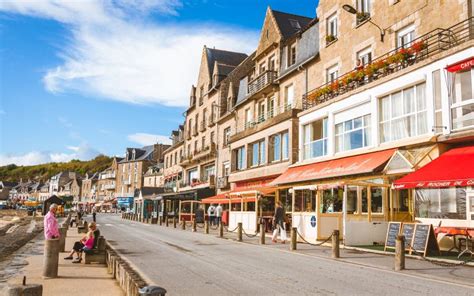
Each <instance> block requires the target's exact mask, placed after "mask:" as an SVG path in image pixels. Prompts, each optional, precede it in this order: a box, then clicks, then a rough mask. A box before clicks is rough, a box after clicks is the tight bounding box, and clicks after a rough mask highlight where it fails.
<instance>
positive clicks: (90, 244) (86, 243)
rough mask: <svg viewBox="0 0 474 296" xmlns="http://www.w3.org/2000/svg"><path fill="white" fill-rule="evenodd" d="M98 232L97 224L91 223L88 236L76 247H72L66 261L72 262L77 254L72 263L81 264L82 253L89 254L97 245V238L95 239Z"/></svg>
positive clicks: (76, 244) (76, 243) (77, 243)
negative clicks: (95, 232)
mask: <svg viewBox="0 0 474 296" xmlns="http://www.w3.org/2000/svg"><path fill="white" fill-rule="evenodd" d="M95 230H96V224H95V223H94V222H91V223H90V224H89V231H88V232H87V234H86V235H85V236H84V237H83V238H82V239H81V240H80V241H78V242H75V243H74V246H73V247H72V250H71V252H70V253H69V256H67V257H65V258H64V259H65V260H72V259H73V257H72V256H73V255H74V253H77V258H76V259H75V260H74V261H72V263H81V261H82V252H84V251H85V252H87V251H90V250H92V249H93V248H94V243H95V237H94V231H95Z"/></svg>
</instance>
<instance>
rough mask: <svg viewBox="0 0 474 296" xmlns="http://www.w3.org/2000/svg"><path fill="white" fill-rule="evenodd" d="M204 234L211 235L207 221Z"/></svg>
mask: <svg viewBox="0 0 474 296" xmlns="http://www.w3.org/2000/svg"><path fill="white" fill-rule="evenodd" d="M204 232H205V233H206V234H209V223H208V222H207V221H204Z"/></svg>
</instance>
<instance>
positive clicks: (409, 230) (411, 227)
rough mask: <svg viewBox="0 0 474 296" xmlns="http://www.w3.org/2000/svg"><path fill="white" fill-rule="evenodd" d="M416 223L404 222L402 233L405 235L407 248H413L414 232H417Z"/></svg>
mask: <svg viewBox="0 0 474 296" xmlns="http://www.w3.org/2000/svg"><path fill="white" fill-rule="evenodd" d="M415 225H416V224H415V223H403V225H402V234H403V235H404V236H405V250H410V249H411V244H412V241H413V233H415Z"/></svg>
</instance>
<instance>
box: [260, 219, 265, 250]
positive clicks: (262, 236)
mask: <svg viewBox="0 0 474 296" xmlns="http://www.w3.org/2000/svg"><path fill="white" fill-rule="evenodd" d="M260 244H261V245H264V244H265V222H263V221H262V223H260Z"/></svg>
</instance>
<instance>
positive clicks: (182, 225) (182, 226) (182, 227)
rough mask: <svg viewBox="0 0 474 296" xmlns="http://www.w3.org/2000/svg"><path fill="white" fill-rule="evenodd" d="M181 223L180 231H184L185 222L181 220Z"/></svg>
mask: <svg viewBox="0 0 474 296" xmlns="http://www.w3.org/2000/svg"><path fill="white" fill-rule="evenodd" d="M181 222H183V223H181V229H182V230H186V221H184V220H183V221H181Z"/></svg>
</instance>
